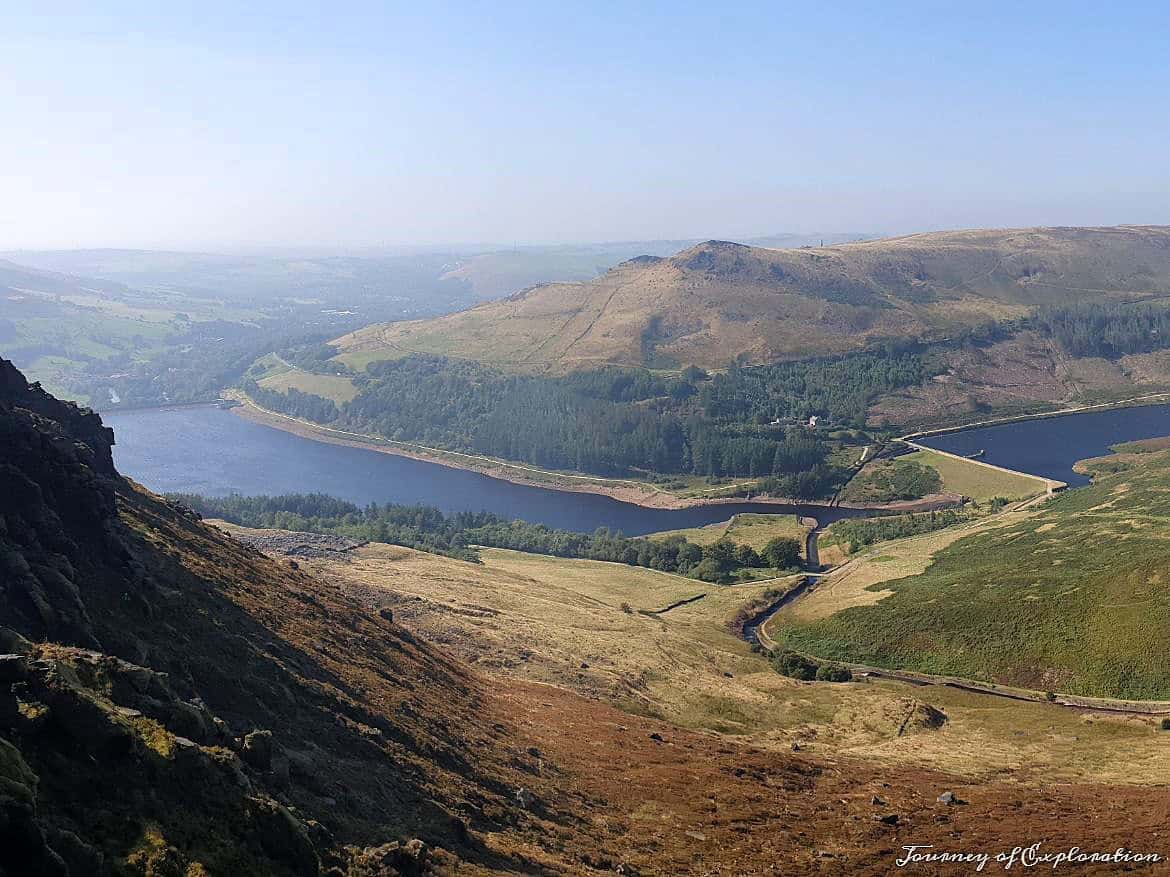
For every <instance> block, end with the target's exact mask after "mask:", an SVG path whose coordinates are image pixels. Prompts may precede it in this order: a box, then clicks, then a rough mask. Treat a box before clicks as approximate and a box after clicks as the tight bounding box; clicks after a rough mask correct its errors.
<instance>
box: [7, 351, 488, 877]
mask: <svg viewBox="0 0 1170 877" xmlns="http://www.w3.org/2000/svg"><path fill="white" fill-rule="evenodd" d="M112 445H113V435H112V434H111V431H110V430H109V429H107V428H106V427H105V426H103V425H102V422H101V419H100V418H99V417H98V416H97V415H96V414H94V413H92V412H90V411H88V410H85V409H81V408H78V407H77V406H75V405H72V404H68V403H64V402H60V401H58V400H56V399H54V398H53V397H51V396H49V395H48V394H47V393H45V392H44V391H43V390H41V388H40V387H39V386H37V385H29V384H28V383H27V382H26V381H25V379H24V378H23V376H22V375H21V374H20V372H18V371H17V370H16V369H15V368H14V367H13V366H12V365H11V364H10V363H9V362H7V361H5V360H2V359H0V875H15V874H21V875H24V874H30V875H54V877H56V875H86V877H89V875H105V874H115V873H116V874H122V873H143V874H172V873H174V874H184V873H189V874H194V873H213V874H220V873H222V874H266V875H267V874H273V875H310V874H317V873H321V871H322V870H323V869H328V873H330V874H332V875H347V874H351V873H352V874H357V873H362V874H366V873H369V874H379V875H382V874H384V875H393V874H405V873H419V871H420V869H421V868H422V867H423V863H424V862H425V861H426V859H427V856H428V855H429V853H426V850H450V851H454V850H461V851H464V852H467V853H468V854H471V855H474V854H475V853H474V850H475V843H476V842H475V841H474V840H473V839H471V838H470V830H469V825H468V824H466V823H464V822H463V821H461V820H459V819H456V818H454V814H456V812H457V811H458V810H459V808H460V807H462V806H464V803H465V801H466V800H484V801H488V802H491V801H495V802H497V805H498V804H501V803H502V802H503V801H504V800H505V797H506V795H507V791H506V790H507V789H508V787H509V785H508V784H507V783H505V782H503V781H501V780H499V779H493V778H492V775H487V774H485V776H484V777H481V776H479V774H477V773H476V768H474V767H473V761H474V758H475V757H476V755H475V751H476V750H474V749H473V747H472V746H471V744H470V743H469V742H468V740H467V739H465V737H464V736H463V734H464V733H466V729H478V726H479V724H480V723H481V719H480V718H479V716H478V714H477V712H476V704H477V702H478V698H479V696H480V694H479V691H480V690H479V687H478V686H479V683H478V681H477V680H475V679H474V678H473V677H471V676H469V675H468V674H467V672H466V671H465V670H464V669H463V668H462V667H461V666H460V665H457V664H454V663H453V662H451V661H450V659H448V658H447V657H445V656H444V655H442V654H441V653H438V652H435V651H434V650H432V649H430V648H429V647H428V646H427V645H426V644H425V643H421V642H418V641H417V640H415V639H414V638H413V637H411V636H410V634H409V633H408V632H407V631H404V630H402V629H401V628H399V627H398V626H397V625H394V624H392V623H391V621H392V615H390V614H389V613H387V615H388V616H389V617H379V616H378V615H377V614H376V613H370V612H368V611H366V610H365V609H364V608H362V607H361V606H359V605H358V604H356V603H353V602H351V601H348V600H347V599H345V598H344V597H343V596H341V595H339V594H338V593H337V591H336V589H335V588H330V587H328V586H327V585H326V584H324V583H322V582H320V581H318V580H317V579H314V578H311V577H309V576H306V575H305V574H303V573H302V572H299V571H297V570H294V569H290V568H289V566H288V565H287V563H285V564H280V565H278V564H276V563H274V562H273V561H271V560H269V559H268V558H266V557H265V556H263V555H262V554H260V553H259V552H257V551H256V550H255V549H254V548H252V547H250V546H248V545H246V544H243V543H241V542H238V541H236V540H232V539H229V538H227V537H225V536H224V535H223V534H220V533H218V532H217V531H215V530H213V529H210V528H207V527H205V526H204V525H202V524H201V523H200V522H199V521H198V520H197V517H196V516H193V515H192V514H191V513H190V512H189V511H185V510H183V509H181V508H179V507H177V506H174V505H173V504H170V503H168V502H166V501H165V500H162V499H160V498H158V497H154V496H151V495H149V494H148V493H146V492H144V491H141V490H139V489H138V488H136V487H134V485H132V484H131V483H130V482H128V481H126V480H124V479H123V478H121V477H120V476H119V475H118V473H117V472H116V470H115V469H114V467H113V463H112V458H111V446H112ZM455 728H458V729H460V732H459V733H456V732H455V731H454V730H453V729H455ZM472 733H474V734H475V738H474V739H476V741H477V744H476V745H482V741H484V740H489V739H492V736H491V734H489V733H488V731H487V730H486V728H483V729H478V730H473V731H472ZM492 770H493V771H497V770H502V769H501V768H496V767H493V768H492ZM500 812H503V811H502V808H501V810H500ZM480 827H484V826H479V825H471V826H470V829H475V828H480ZM494 827H495V823H492V825H491V828H493V829H494ZM415 837H423V838H425V840H426V841H427V845H426V846H424V845H422V844H419V843H417V842H415V843H414V844H413V845H412V844H411V843H409V842H408V841H409V839H410V838H415ZM191 869H194V870H191Z"/></svg>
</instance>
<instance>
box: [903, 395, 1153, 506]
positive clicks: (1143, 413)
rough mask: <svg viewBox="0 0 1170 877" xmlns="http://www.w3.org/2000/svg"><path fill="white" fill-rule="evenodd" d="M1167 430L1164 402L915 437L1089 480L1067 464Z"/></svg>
mask: <svg viewBox="0 0 1170 877" xmlns="http://www.w3.org/2000/svg"><path fill="white" fill-rule="evenodd" d="M1166 435H1170V405H1142V406H1139V407H1135V408H1111V409H1106V410H1102V411H1087V412H1081V413H1077V414H1064V415H1061V416H1059V417H1041V418H1035V419H1032V420H1018V421H1015V422H1014V423H1000V424H996V425H995V426H983V427H978V428H975V429H965V430H962V431H960V432H950V433H944V434H942V435H934V436H928V437H926V438H921V439H915V440H914V441H916V442H917V443H918V444H920V445H925V446H927V447H930V448H937V449H938V450H940V451H950V452H951V453H952V454H961V455H964V456H966V455H969V454H976V453H978V452H979V451H983V452H984V453H983V455H982V456H981V457H979V459H980V460H981V461H983V462H987V463H994V464H995V465H996V466H1004V467H1006V468H1008V469H1016V470H1018V471H1020V472H1028V473H1030V474H1032V475H1043V476H1044V477H1045V478H1055V479H1056V480H1058V481H1065V482H1067V483H1068V484H1069V486H1070V487H1076V486H1080V485H1084V484H1088V483H1089V479H1088V478H1086V477H1085V476H1083V475H1078V474H1077V473H1076V472H1074V471H1073V469H1072V467H1073V463H1075V462H1077V461H1078V460H1084V459H1086V458H1088V457H1100V456H1102V455H1104V454H1108V453H1109V448H1110V446H1111V445H1115V444H1118V443H1120V442H1132V441H1137V440H1139V439H1148V438H1157V437H1159V436H1166Z"/></svg>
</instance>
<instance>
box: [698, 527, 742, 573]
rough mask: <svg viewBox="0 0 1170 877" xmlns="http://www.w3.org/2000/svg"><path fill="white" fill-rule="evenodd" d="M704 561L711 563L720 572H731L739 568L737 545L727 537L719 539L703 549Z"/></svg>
mask: <svg viewBox="0 0 1170 877" xmlns="http://www.w3.org/2000/svg"><path fill="white" fill-rule="evenodd" d="M703 559H704V560H709V561H711V563H713V564H714V565H715V567H716V569H718V570H719V571H720V572H730V571H731V570H733V569H735V567H736V566H738V564H737V563H736V547H735V543H734V542H732V541H731V540H730V539H728V538H727V537H726V536H724V537H722V538H721V539H717V540H715V541H714V542H712V543H711V544H710V545H708V546H707V547H706V548H704V549H703Z"/></svg>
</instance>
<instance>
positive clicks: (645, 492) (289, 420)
mask: <svg viewBox="0 0 1170 877" xmlns="http://www.w3.org/2000/svg"><path fill="white" fill-rule="evenodd" d="M227 398H229V399H230V400H231V401H235V402H238V403H239V404H237V405H234V406H232V407H231V408H229V409H228V410H230V411H231V413H232V414H234V415H236V416H237V417H242V418H244V419H245V420H249V421H251V422H253V423H258V424H260V425H262V426H268V427H271V428H273V429H279V430H281V431H283V432H287V433H291V434H292V435H296V436H299V437H300V438H304V439H309V440H310V441H319V442H323V443H325V444H334V445H341V446H344V447H351V448H361V449H363V450H368V451H377V452H379V453H383V454H390V455H392V456H398V457H407V458H409V459H412V460H419V461H421V462H424V463H434V464H436V465H439V466H447V467H448V468H451V469H460V470H462V471H464V472H474V473H476V474H477V475H483V476H484V477H487V478H495V479H496V480H498V481H507V482H509V483H511V484H518V485H521V486H525V487H539V488H543V489H545V490H556V491H561V492H567V493H590V494H594V495H597V496H606V497H609V498H610V499H614V500H617V501H618V502H624V503H629V504H630V505H636V506H640V507H642V508H647V509H659V510H667V511H674V510H679V509H688V508H697V507H704V506H719V505H736V504H740V503H756V504H760V505H774V506H780V507H783V509H784V510H785V511H777V512H776V513H777V514H784V513H786V511H788V510H792V509H794V508H802V509H807V510H815V509H825V510H828V509H845V510H849V511H856V512H867V511H868V512H872V513H874V514H882V513H886V514H909V513H913V512H925V511H932V510H935V509H940V508H949V507H952V506H955V505H958V504H959V500H960V497H959V496H958V495H956V494H936V495H932V496H927V497H923V498H921V499H917V500H906V501H902V502H896V503H875V504H872V505H864V504H857V503H839V504H838V505H835V506H830V505H829V504H827V503H825V502H811V501H810V502H806V501H801V500H792V499H784V498H775V497H758V498H751V499H748V498H746V497H710V498H704V497H686V496H679V495H677V494H673V493H670V492H669V491H666V490H663V489H662V488H659V487H656V486H654V485H652V484H647V483H644V482H639V481H633V480H626V479H606V478H603V477H600V476H592V475H578V474H572V473H558V472H549V471H547V470H541V469H537V468H536V467H532V466H525V465H523V464H520V463H508V462H506V461H502V460H494V459H492V458H489V457H483V456H480V455H476V454H467V453H462V452H458V451H446V450H442V449H438V448H436V449H429V450H432V451H433V453H427V452H426V451H424V450H420V449H418V446H413V447H412V446H409V445H408V444H407V443H405V442H394V441H393V440H391V439H383V438H380V437H378V436H366V435H362V434H360V433H352V432H348V431H347V430H341V429H336V428H334V427H328V426H322V425H320V424H316V423H310V422H308V421H305V420H301V419H300V418H297V417H293V416H292V415H289V414H282V413H280V412H278V411H270V410H268V409H267V408H262V407H261V406H259V405H257V404H256V403H255V402H253V401H252V400H251V399H249V398H247V397H246V396H244V395H243V394H238V395H237V394H234V393H233V394H232V395H230V396H229V397H227ZM452 457H454V458H457V459H451V458H452ZM501 470H503V471H501ZM525 472H531V473H533V476H539V477H532V476H526V475H524V474H523V473H525ZM716 489H717V490H718V489H725V488H716Z"/></svg>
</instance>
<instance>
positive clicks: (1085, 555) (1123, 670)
mask: <svg viewBox="0 0 1170 877" xmlns="http://www.w3.org/2000/svg"><path fill="white" fill-rule="evenodd" d="M1112 468H1115V469H1118V471H1114V472H1112V473H1110V474H1103V475H1101V476H1100V477H1099V479H1098V480H1097V481H1096V482H1095V483H1094V484H1093V485H1091V486H1089V487H1086V488H1082V489H1078V490H1074V491H1070V492H1067V493H1064V494H1060V495H1057V496H1054V497H1053V498H1051V499H1050V500H1048V501H1047V502H1045V503H1044V504H1043V505H1041V506H1039V507H1037V508H1036V509H1035V510H1033V511H1030V512H1019V513H1008V514H1007V515H1005V516H995V517H992V518H988V519H985V522H981V523H977V524H974V525H964V527H969V528H970V534H969V535H966V534H964V533H963V530H962V528H960V529H958V530H945V531H941V532H939V533H933V534H929V535H927V536H924V537H919V538H916V539H908V540H904V541H902V542H894V543H885V544H883V545H880V546H877V547H875V548H874V549H873V551H871V552H869V553H868V555H867V556H866V558H865V559H864V560H863V561H860V562H858V563H857V564H856V566H854V567H853V568H852V570H850V569H849V568H846V570H843V571H842V573H839V574H838V575H839V576H840V580H839V582H838V584H837V585H836V587H835V588H834V587H833V586H829V587H827V588H826V589H825V591H824V593H823V594H822V595H820V596H819V597H818V598H816V599H813V600H811V602H810V603H808V604H807V605H805V606H803V607H802V606H800V605H799V604H798V606H797V607H796V608H794V609H793V610H791V611H790V612H789V613H786V616H785V619H784V623H782V624H777V626H776V627H775V628H774V629H773V630H772V633H773V634H774V635H776V636H777V638H778V639H780V640H782V641H784V642H786V643H788V644H789V645H791V646H793V647H795V648H798V649H800V650H802V651H807V652H810V653H812V654H815V655H820V656H822V657H827V658H837V659H841V660H849V661H855V662H858V663H866V664H873V665H878V666H887V667H906V668H911V669H916V670H922V671H926V672H936V673H944V674H954V675H959V676H967V677H972V678H979V679H984V680H990V681H995V682H1000V683H1006V684H1017V685H1022V686H1024V687H1028V688H1033V689H1039V690H1045V689H1048V690H1054V691H1061V692H1068V693H1072V694H1089V695H1104V696H1114V697H1127V698H1147V699H1162V698H1167V697H1170V665H1168V664H1167V663H1166V661H1165V659H1164V654H1163V649H1162V644H1163V643H1165V642H1166V641H1167V640H1168V639H1170V589H1167V587H1166V584H1167V582H1168V581H1170V564H1168V563H1167V556H1168V554H1170V454H1166V453H1151V454H1145V455H1140V456H1131V457H1128V458H1123V459H1120V460H1118V461H1116V463H1115V465H1114V467H1112ZM956 535H964V538H961V539H956V538H955V537H956ZM924 563H929V566H924V565H923V564H924ZM834 578H836V577H834ZM867 589H878V590H880V591H884V592H888V595H887V596H881V599H877V600H876V602H875V601H874V599H873V598H874V597H877V596H880V595H876V594H874V592H873V590H867ZM834 595H836V596H834ZM871 595H872V597H871ZM818 601H823V602H822V604H821V605H822V608H820V609H818V608H816V607H817V606H818ZM866 602H868V603H870V604H871V605H861V604H863V603H866Z"/></svg>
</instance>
